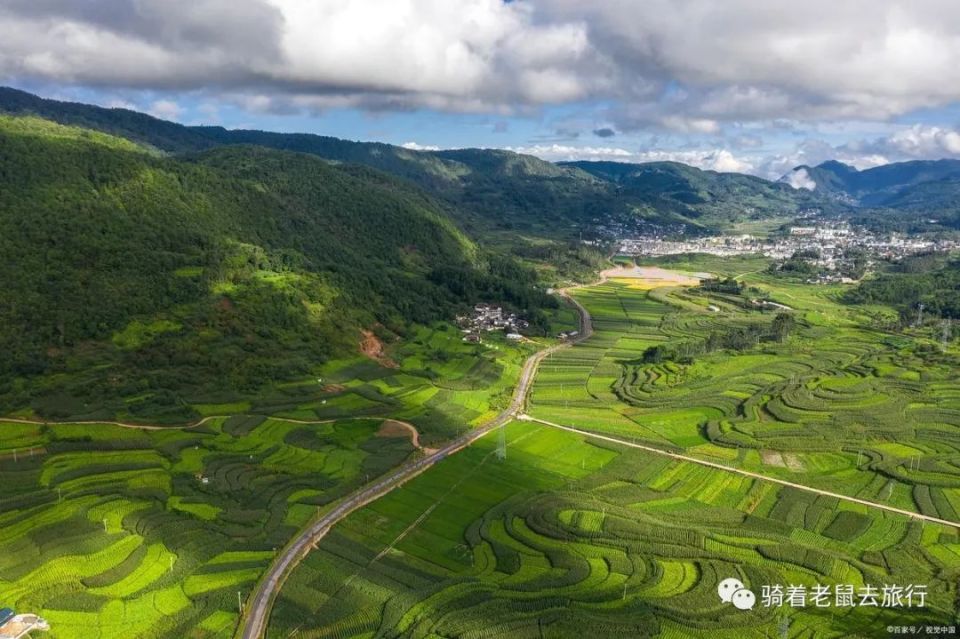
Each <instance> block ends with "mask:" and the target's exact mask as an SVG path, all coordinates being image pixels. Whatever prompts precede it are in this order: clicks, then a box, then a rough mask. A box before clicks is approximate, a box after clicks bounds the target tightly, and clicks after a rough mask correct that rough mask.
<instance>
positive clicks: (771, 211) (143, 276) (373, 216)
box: [0, 88, 960, 421]
mask: <svg viewBox="0 0 960 639" xmlns="http://www.w3.org/2000/svg"><path fill="white" fill-rule="evenodd" d="M958 193H960V162H955V161H941V162H911V163H904V164H899V165H890V166H886V167H880V168H877V169H871V170H869V171H857V170H855V169H853V168H852V167H848V166H845V165H842V164H840V163H836V162H828V163H825V164H822V165H819V166H817V167H798V168H797V169H796V170H795V171H793V172H792V173H791V174H790V175H788V176H785V177H784V179H783V180H782V181H780V182H771V181H768V180H763V179H760V178H757V177H752V176H747V175H741V174H732V173H717V172H713V171H703V170H700V169H696V168H693V167H690V166H686V165H683V164H679V163H673V162H655V163H648V164H622V163H613V162H567V163H559V164H554V163H551V162H546V161H543V160H540V159H538V158H535V157H532V156H529V155H520V154H517V153H512V152H509V151H502V150H487V149H462V150H450V151H432V152H424V151H412V150H408V149H405V148H402V147H398V146H393V145H389V144H380V143H368V142H351V141H347V140H340V139H337V138H332V137H323V136H317V135H309V134H280V133H268V132H263V131H230V130H227V129H224V128H221V127H189V126H183V125H180V124H175V123H172V122H166V121H163V120H159V119H157V118H153V117H151V116H149V115H145V114H142V113H137V112H134V111H130V110H125V109H106V108H101V107H96V106H90V105H84V104H73V103H66V102H57V101H53V100H45V99H42V98H39V97H37V96H34V95H31V94H29V93H25V92H23V91H18V90H15V89H5V88H0V251H2V254H3V256H4V259H3V260H0V350H2V352H3V353H4V357H3V359H2V361H0V411H7V412H9V411H11V410H21V409H24V408H30V409H31V410H33V411H34V412H36V413H37V414H40V415H49V416H51V417H57V416H59V417H64V416H73V417H81V416H84V417H86V418H90V419H99V418H104V417H108V416H132V417H144V418H145V417H149V418H151V419H158V420H162V419H168V420H171V421H182V420H184V419H188V418H192V417H195V415H192V414H190V409H189V408H188V407H189V405H190V404H191V403H196V401H197V400H198V398H199V399H200V400H202V401H201V402H200V403H218V402H230V401H235V400H236V399H237V398H242V397H248V396H249V395H250V394H251V393H255V392H261V391H262V389H263V387H264V386H269V385H271V384H274V383H279V382H281V381H283V380H289V379H292V378H297V377H302V376H303V375H305V374H309V372H310V371H311V370H313V368H314V367H315V366H316V365H317V364H318V363H319V362H322V361H323V360H324V359H326V358H330V357H339V356H341V355H343V354H346V353H349V354H351V355H353V354H355V351H356V347H357V343H358V336H359V335H360V331H361V329H375V330H377V331H380V332H381V334H382V335H383V336H384V337H387V338H389V337H390V336H400V335H403V334H405V333H406V332H408V331H409V330H410V327H411V326H412V325H415V324H422V323H428V322H432V321H435V320H440V319H444V318H449V317H452V316H453V315H454V314H455V313H456V312H457V311H458V309H462V308H465V307H466V306H467V305H469V304H472V303H474V302H476V301H483V300H486V301H497V302H503V303H506V304H508V305H511V306H513V307H515V308H517V309H520V310H522V311H523V312H524V314H525V315H526V316H527V317H528V318H529V319H531V321H532V322H533V324H534V326H535V327H537V326H539V327H541V328H543V327H545V325H546V317H545V316H544V314H543V313H542V309H544V308H545V307H549V306H551V305H555V304H556V301H555V300H554V299H553V298H551V297H549V296H546V295H545V294H544V293H543V292H542V289H543V285H544V284H546V285H550V283H552V280H551V281H549V282H543V281H538V278H542V275H538V274H537V273H538V271H535V270H534V268H531V266H536V267H538V268H542V267H546V269H545V270H546V271H547V272H552V273H556V272H557V271H556V269H557V268H562V269H569V270H568V271H567V272H582V270H583V269H584V268H586V266H585V265H588V264H592V263H593V262H591V260H596V259H597V256H596V255H595V254H590V249H587V248H585V247H584V246H583V245H581V244H578V243H573V242H569V241H570V240H573V239H574V238H576V237H577V236H578V235H579V234H580V233H581V232H586V233H590V232H591V231H595V230H596V229H597V227H600V226H608V227H609V226H611V225H613V224H616V223H622V224H625V225H627V226H626V228H629V229H636V228H638V225H641V226H642V225H651V226H656V227H657V228H659V229H661V230H662V229H664V228H668V229H674V230H679V229H683V230H684V231H685V232H686V233H688V234H692V233H716V232H719V231H723V230H727V229H731V228H736V227H737V226H738V225H741V224H743V223H744V222H747V223H750V222H753V221H761V222H762V221H769V220H774V221H775V224H776V223H781V221H782V222H783V223H789V222H790V220H791V218H792V217H794V216H796V215H797V214H799V213H801V212H803V211H805V210H810V209H818V210H821V211H824V212H829V213H832V214H836V215H844V216H848V217H851V218H853V219H855V220H859V221H862V222H864V223H868V224H873V225H881V226H888V227H890V228H901V229H902V228H906V229H914V228H916V229H921V228H922V229H929V228H944V227H948V226H953V227H954V228H956V227H958V226H960V224H958V220H960V215H958V214H957V212H958V211H960V198H958V197H957V195H956V194H958ZM931 219H935V220H937V222H936V223H931V222H930V220H931ZM558 265H561V266H558ZM551 269H553V270H551ZM541 272H542V271H541ZM184 393H190V394H191V401H185V400H184V397H183V394H184ZM88 405H90V406H93V405H95V406H98V407H100V412H97V413H96V414H93V413H90V414H88V413H86V412H85V411H86V410H87V409H86V406H88Z"/></svg>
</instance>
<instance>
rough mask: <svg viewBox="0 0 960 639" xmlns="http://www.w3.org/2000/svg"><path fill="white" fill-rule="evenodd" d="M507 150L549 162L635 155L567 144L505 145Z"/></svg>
mask: <svg viewBox="0 0 960 639" xmlns="http://www.w3.org/2000/svg"><path fill="white" fill-rule="evenodd" d="M505 148H506V149H507V150H508V151H513V152H515V153H524V154H526V155H535V156H537V157H538V158H540V159H542V160H549V161H550V162H572V161H576V160H593V161H601V160H616V161H619V162H632V161H633V158H634V157H635V156H634V154H633V153H631V152H630V151H627V150H626V149H619V148H616V147H608V146H571V145H567V144H534V145H530V146H514V147H505Z"/></svg>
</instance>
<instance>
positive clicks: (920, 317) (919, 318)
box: [914, 302, 923, 327]
mask: <svg viewBox="0 0 960 639" xmlns="http://www.w3.org/2000/svg"><path fill="white" fill-rule="evenodd" d="M918 308H919V309H920V310H918V311H917V323H916V324H914V327H917V326H920V325H921V324H923V302H920V304H919V306H918Z"/></svg>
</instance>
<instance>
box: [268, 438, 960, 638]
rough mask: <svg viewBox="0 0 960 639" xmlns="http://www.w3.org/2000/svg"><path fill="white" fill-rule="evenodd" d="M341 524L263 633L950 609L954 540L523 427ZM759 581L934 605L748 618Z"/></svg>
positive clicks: (744, 632) (832, 619) (428, 631)
mask: <svg viewBox="0 0 960 639" xmlns="http://www.w3.org/2000/svg"><path fill="white" fill-rule="evenodd" d="M506 438H507V442H508V445H507V457H506V459H505V460H502V461H501V460H500V459H498V457H497V454H496V442H495V441H493V440H492V439H488V440H482V441H481V442H478V443H477V444H476V445H475V446H474V447H472V448H471V449H469V450H468V451H465V452H463V453H462V454H461V455H460V456H458V457H457V458H456V459H451V460H448V461H445V462H443V463H442V464H441V465H439V466H438V467H437V468H435V469H433V470H431V472H429V473H427V474H425V475H423V476H421V477H420V478H418V479H416V480H414V481H413V482H411V483H410V484H408V485H407V486H405V487H404V488H402V489H400V490H397V491H395V492H394V493H392V494H390V495H388V496H387V497H385V498H383V499H382V500H380V501H379V502H376V503H375V504H373V505H371V506H370V507H368V508H367V509H365V510H363V511H361V512H359V513H357V514H355V515H353V516H351V517H350V518H349V519H347V520H346V521H345V522H343V523H342V524H341V525H339V526H338V527H337V528H335V529H334V530H333V531H332V532H331V533H330V534H329V535H328V536H327V537H326V538H325V539H324V540H323V541H322V542H321V544H320V546H319V550H318V551H315V552H314V553H312V554H311V555H310V556H309V557H308V558H307V560H306V562H305V563H304V564H302V565H301V566H300V568H298V569H297V570H296V571H295V572H294V574H293V575H292V577H291V578H290V580H289V581H288V582H287V584H286V586H285V587H284V590H283V592H282V596H281V598H280V600H279V601H278V603H277V607H276V608H275V610H274V615H273V618H272V623H271V626H270V632H269V635H268V636H270V637H290V636H292V637H374V636H377V637H394V636H402V637H419V636H424V637H429V636H457V637H498V636H508V637H531V638H533V637H541V636H543V637H588V636H589V637H594V636H632V637H636V636H641V637H642V636H651V637H652V636H664V637H689V636H703V637H707V636H709V637H730V638H734V637H736V638H741V637H768V636H788V637H801V636H802V637H808V636H834V637H847V636H852V635H854V634H855V633H854V632H853V630H854V629H858V630H860V631H862V634H863V635H865V636H886V630H885V628H886V626H887V625H888V624H890V623H894V621H895V622H896V623H897V624H898V625H901V624H902V625H910V624H923V623H932V622H939V623H945V622H946V621H949V620H950V619H951V618H952V615H953V614H954V612H953V611H954V596H955V594H956V593H955V590H954V582H955V576H956V566H957V562H958V555H957V554H956V553H957V552H960V539H958V538H957V535H956V531H955V530H954V529H948V528H943V527H940V526H937V525H926V526H922V525H921V524H919V523H910V522H908V521H907V520H906V519H905V518H902V517H897V516H891V515H887V514H884V513H879V512H877V511H873V510H868V509H866V508H859V507H850V506H847V505H845V504H839V503H838V502H837V501H836V500H831V499H826V498H817V497H812V496H810V495H807V494H803V493H800V492H799V491H795V490H792V489H788V488H782V487H778V486H776V485H772V484H767V483H764V482H761V481H756V480H750V479H746V478H742V477H737V476H734V475H731V474H729V473H725V472H723V471H720V470H711V469H706V468H702V467H697V466H692V465H690V464H682V463H677V462H672V461H669V460H665V459H663V458H660V457H657V456H655V455H652V454H647V453H643V452H637V451H627V450H620V449H618V448H619V447H617V446H616V445H609V444H604V445H603V446H598V445H596V444H594V443H590V442H587V441H584V440H583V439H582V438H581V437H579V436H577V435H572V434H568V433H564V432H560V431H556V430H553V429H549V428H544V427H539V426H537V425H534V424H530V423H515V424H513V425H511V426H509V427H508V429H507V433H506ZM728 577H737V578H739V579H741V580H742V581H743V582H744V583H746V584H747V585H748V586H750V585H752V586H754V587H755V589H756V590H757V594H758V600H759V597H760V594H759V593H760V588H759V585H760V584H784V585H785V586H786V585H787V584H792V585H798V586H799V585H802V586H805V587H807V588H810V589H813V587H814V586H816V585H818V584H830V585H832V584H851V585H854V586H855V587H857V588H860V587H862V586H863V585H864V584H888V583H898V584H908V583H909V584H914V583H922V584H927V585H928V589H929V592H930V593H931V594H929V596H928V597H927V601H926V608H924V609H923V610H922V611H920V610H918V609H913V610H909V609H897V610H895V611H893V610H884V609H877V608H858V607H849V608H834V607H830V608H818V607H815V606H811V607H808V608H802V609H801V608H797V609H792V608H769V607H762V606H759V605H758V606H757V607H756V608H754V610H752V611H739V610H737V609H735V608H733V607H731V606H729V605H726V606H725V605H724V604H722V603H721V602H720V600H719V599H718V597H717V594H716V592H717V591H716V589H717V585H718V583H719V582H720V581H721V580H723V579H725V578H728Z"/></svg>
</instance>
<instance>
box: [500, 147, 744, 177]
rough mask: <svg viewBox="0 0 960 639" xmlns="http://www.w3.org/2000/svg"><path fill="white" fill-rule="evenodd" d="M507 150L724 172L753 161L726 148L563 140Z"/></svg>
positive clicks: (546, 157) (739, 169)
mask: <svg viewBox="0 0 960 639" xmlns="http://www.w3.org/2000/svg"><path fill="white" fill-rule="evenodd" d="M507 150H509V151H515V152H516V153H525V154H528V155H535V156H537V157H539V158H541V159H544V160H549V161H551V162H561V161H574V160H589V161H614V162H630V163H642V162H682V163H684V164H689V165H690V166H695V167H698V168H701V169H707V170H711V171H720V172H724V173H751V172H753V170H754V166H753V164H752V163H751V162H750V161H749V160H747V159H745V158H738V157H736V156H734V155H733V154H732V153H731V152H730V151H728V150H726V149H703V150H683V151H670V150H660V149H650V150H642V151H630V150H627V149H623V148H619V147H597V146H571V145H564V144H535V145H530V146H518V147H507Z"/></svg>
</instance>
